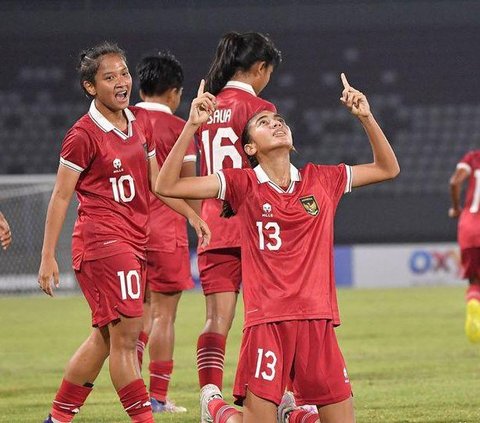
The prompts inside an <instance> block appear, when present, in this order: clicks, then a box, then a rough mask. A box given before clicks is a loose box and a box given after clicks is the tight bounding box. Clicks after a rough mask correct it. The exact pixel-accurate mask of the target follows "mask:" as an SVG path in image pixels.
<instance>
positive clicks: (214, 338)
mask: <svg viewBox="0 0 480 423" xmlns="http://www.w3.org/2000/svg"><path fill="white" fill-rule="evenodd" d="M226 340H227V338H226V337H225V336H223V335H220V334H219V333H214V332H209V333H203V334H202V335H200V337H199V338H198V342H197V370H198V381H199V383H200V388H201V387H203V386H205V385H207V384H208V383H213V384H214V385H216V386H218V388H219V389H220V390H222V382H223V363H224V361H225V343H226Z"/></svg>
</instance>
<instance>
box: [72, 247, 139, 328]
mask: <svg viewBox="0 0 480 423" xmlns="http://www.w3.org/2000/svg"><path fill="white" fill-rule="evenodd" d="M145 269H146V265H145V261H144V260H141V259H140V258H139V257H137V256H136V255H135V254H134V253H122V254H117V255H115V256H111V257H105V258H102V259H98V260H91V261H84V262H82V264H81V266H80V270H76V271H75V276H76V278H77V281H78V284H79V285H80V288H81V289H82V291H83V294H84V295H85V298H86V299H87V302H88V305H89V306H90V310H92V326H98V327H103V326H106V325H108V324H109V323H110V322H113V321H115V320H118V319H119V318H120V316H126V317H140V316H141V315H142V314H143V297H144V295H145V280H146V278H145V275H146V272H145Z"/></svg>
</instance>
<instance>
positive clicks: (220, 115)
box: [207, 109, 232, 124]
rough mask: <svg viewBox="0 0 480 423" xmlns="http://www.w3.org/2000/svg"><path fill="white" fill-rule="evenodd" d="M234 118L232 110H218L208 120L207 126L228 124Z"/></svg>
mask: <svg viewBox="0 0 480 423" xmlns="http://www.w3.org/2000/svg"><path fill="white" fill-rule="evenodd" d="M231 117H232V110H231V109H217V110H215V111H214V112H213V115H212V116H210V117H209V118H208V121H207V124H212V123H227V122H229V121H230V118H231Z"/></svg>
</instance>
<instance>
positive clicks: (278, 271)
mask: <svg viewBox="0 0 480 423" xmlns="http://www.w3.org/2000/svg"><path fill="white" fill-rule="evenodd" d="M342 82H343V86H344V90H343V92H342V97H341V101H342V102H343V104H345V106H346V107H347V108H348V109H350V111H351V112H352V113H353V114H354V115H355V116H357V117H358V119H359V120H360V122H361V123H362V125H363V126H364V128H365V131H366V133H367V135H368V138H369V141H370V145H371V148H372V152H373V161H372V162H371V163H368V164H362V165H356V166H348V165H345V164H340V165H338V166H321V165H314V164H311V163H309V164H307V165H306V166H305V167H304V168H303V169H301V170H298V169H296V168H295V167H294V166H293V165H292V164H291V163H290V151H291V150H292V148H293V143H292V134H291V132H290V128H289V127H288V126H287V124H286V123H285V121H284V120H283V118H282V117H281V116H280V115H278V114H277V113H275V112H272V111H261V112H259V113H256V114H255V115H254V116H253V117H252V118H251V119H250V120H249V121H248V124H247V125H246V127H245V130H244V133H243V137H242V141H243V143H244V149H245V152H246V154H247V155H248V156H249V158H250V159H251V163H252V166H254V167H253V169H224V170H222V171H218V172H216V173H215V174H213V175H209V176H205V177H196V178H181V177H180V170H181V166H182V160H183V156H184V154H185V151H186V149H187V148H188V144H189V140H190V138H191V136H192V134H193V133H194V132H195V131H196V130H197V128H198V127H199V126H200V125H201V124H202V123H203V122H205V121H207V120H208V119H211V116H212V115H213V114H214V112H215V109H216V104H215V102H216V100H215V97H214V96H213V95H212V94H210V93H204V92H203V87H204V83H203V81H202V83H201V85H200V88H199V92H198V97H197V98H196V99H194V100H193V102H192V107H191V110H190V116H189V119H188V121H187V124H186V125H185V128H184V130H183V132H182V135H181V136H180V138H179V140H178V142H177V144H176V145H175V147H174V148H173V150H172V151H171V153H170V155H169V156H168V157H167V160H166V161H165V163H164V165H163V167H162V169H161V171H160V173H159V177H158V179H157V184H156V189H157V190H158V191H159V192H160V193H161V194H162V195H168V196H173V197H180V198H220V199H225V200H228V201H229V203H230V204H231V206H232V208H233V210H234V211H235V212H236V214H237V216H238V218H239V220H240V222H241V241H242V269H243V296H244V303H245V316H244V318H245V322H244V327H245V329H244V333H243V339H242V346H241V352H240V357H239V361H238V367H237V374H236V380H235V387H234V395H235V397H236V399H237V403H239V404H243V406H244V413H243V416H241V415H239V414H238V412H236V411H235V410H234V409H233V408H232V407H229V406H228V405H227V404H226V403H225V402H224V401H223V400H222V399H221V393H220V390H219V389H218V388H217V387H216V386H214V385H206V386H204V387H203V389H202V396H201V398H202V400H201V403H202V421H204V422H212V421H213V420H214V421H215V422H219V423H225V422H236V421H244V422H249V423H253V422H262V423H264V422H265V423H273V422H275V421H276V419H277V416H278V420H279V421H285V420H286V419H288V421H289V422H290V423H299V422H305V421H309V422H312V421H316V419H317V418H320V420H321V421H322V422H328V423H350V422H354V421H355V417H354V411H353V400H352V393H351V386H350V381H349V379H348V375H347V372H346V369H345V363H344V360H343V357H342V354H341V352H340V349H339V347H338V344H337V340H336V336H335V331H334V326H336V325H339V324H340V319H339V312H338V306H337V297H336V290H335V281H334V268H333V225H334V216H335V211H336V208H337V204H338V202H339V200H340V198H341V197H342V195H343V194H344V193H347V192H349V191H350V190H351V188H352V187H360V186H363V185H368V184H372V183H376V182H381V181H385V180H387V179H391V178H394V177H395V176H397V174H398V173H399V166H398V162H397V159H396V157H395V153H394V152H393V150H392V148H391V147H390V144H389V143H388V140H387V139H386V137H385V135H384V134H383V132H382V130H381V128H380V127H379V125H378V124H377V122H376V121H375V119H374V117H373V115H372V113H371V111H370V106H369V104H368V102H367V99H366V97H365V96H364V95H363V94H362V93H361V92H359V91H357V90H355V89H354V88H352V87H351V86H350V85H349V84H348V82H347V79H346V77H345V75H343V74H342ZM289 379H292V386H293V391H294V393H295V398H297V401H298V403H299V404H316V405H317V407H318V412H319V414H318V416H317V415H316V414H309V413H308V412H307V411H305V410H302V409H296V408H294V407H293V404H292V403H291V402H290V403H287V404H282V406H281V407H279V408H278V410H277V407H278V405H279V404H281V398H282V395H283V394H284V390H285V386H286V384H287V381H288V380H289ZM277 412H278V414H277ZM242 419H243V420H242Z"/></svg>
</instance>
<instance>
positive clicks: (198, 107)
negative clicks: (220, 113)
mask: <svg viewBox="0 0 480 423" xmlns="http://www.w3.org/2000/svg"><path fill="white" fill-rule="evenodd" d="M204 89H205V80H204V79H202V81H201V82H200V86H199V87H198V92H197V97H196V98H194V99H193V101H192V105H191V107H190V114H189V116H188V121H189V122H190V123H191V124H192V125H197V126H198V125H201V124H202V123H205V122H206V121H207V120H208V118H209V117H210V116H211V115H212V113H213V112H214V111H215V110H216V108H217V106H216V102H215V96H214V95H213V94H210V93H208V92H204Z"/></svg>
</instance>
